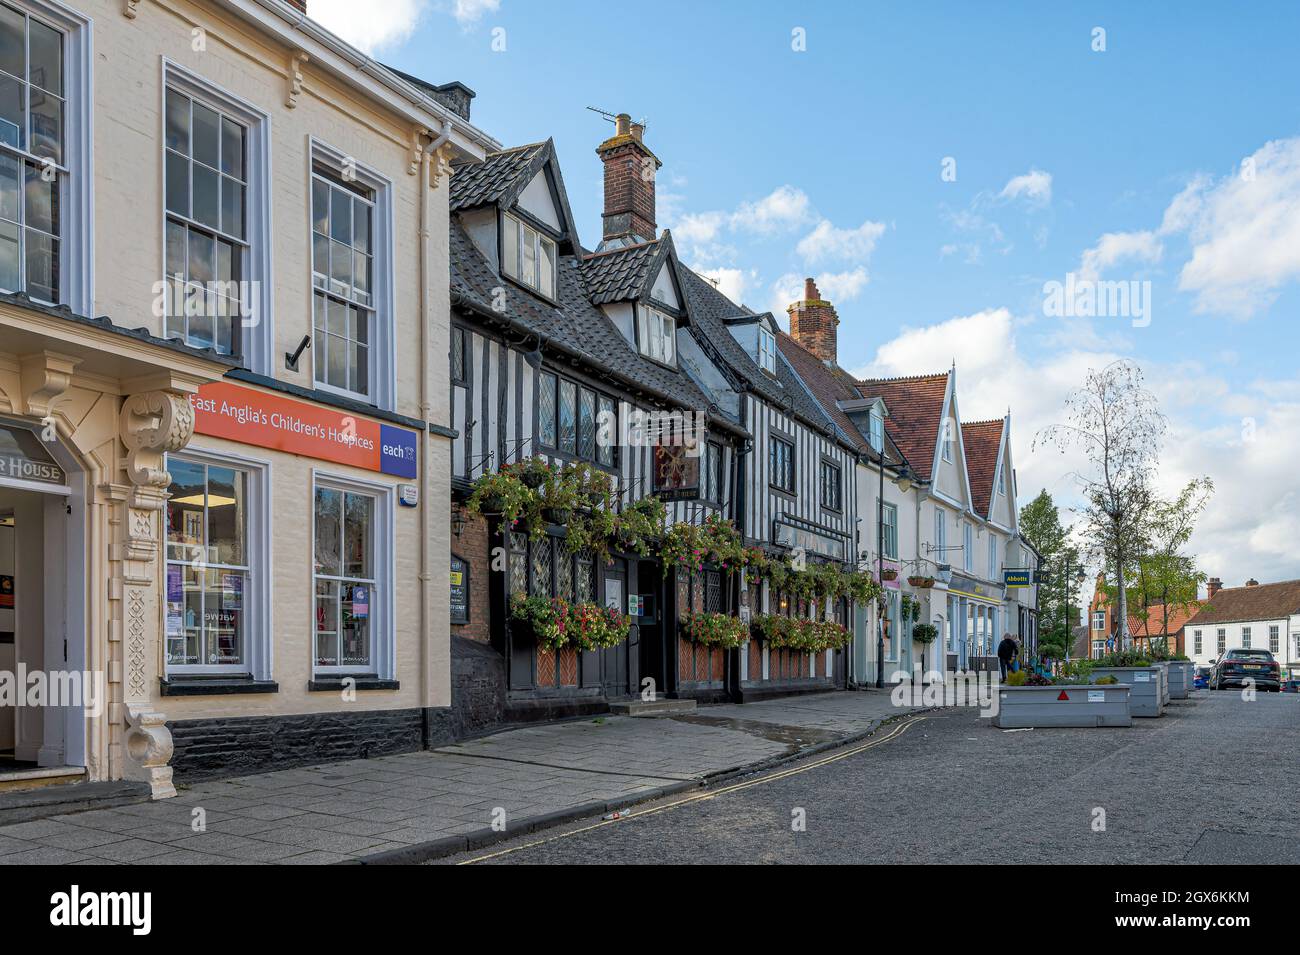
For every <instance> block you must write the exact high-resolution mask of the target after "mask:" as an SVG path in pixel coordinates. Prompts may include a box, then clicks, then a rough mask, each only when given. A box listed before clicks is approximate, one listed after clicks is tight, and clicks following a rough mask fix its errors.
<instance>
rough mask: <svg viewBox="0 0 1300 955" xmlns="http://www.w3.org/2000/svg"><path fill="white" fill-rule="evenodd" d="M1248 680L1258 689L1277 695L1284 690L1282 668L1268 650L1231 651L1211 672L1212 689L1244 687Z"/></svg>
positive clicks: (1221, 658)
mask: <svg viewBox="0 0 1300 955" xmlns="http://www.w3.org/2000/svg"><path fill="white" fill-rule="evenodd" d="M1247 679H1250V680H1254V681H1255V687H1256V688H1257V689H1260V690H1268V691H1270V692H1272V693H1276V692H1277V691H1278V690H1280V689H1281V688H1282V668H1281V667H1280V666H1279V665H1278V662H1277V661H1276V660H1274V659H1273V654H1271V653H1269V652H1268V651H1267V650H1245V649H1240V648H1239V649H1236V650H1229V651H1228V652H1227V653H1225V654H1224V655H1223V656H1221V657H1219V659H1218V661H1217V662H1216V663H1215V664H1214V666H1213V667H1212V668H1211V670H1210V689H1211V690H1222V689H1224V688H1225V687H1229V686H1243V685H1245V681H1246V680H1247Z"/></svg>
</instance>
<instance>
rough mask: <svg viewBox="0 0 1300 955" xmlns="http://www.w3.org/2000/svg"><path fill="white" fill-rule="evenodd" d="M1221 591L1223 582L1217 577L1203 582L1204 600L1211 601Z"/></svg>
mask: <svg viewBox="0 0 1300 955" xmlns="http://www.w3.org/2000/svg"><path fill="white" fill-rule="evenodd" d="M1222 589H1223V581H1222V580H1220V579H1219V578H1218V577H1211V578H1210V579H1209V580H1207V581H1206V582H1205V599H1206V600H1213V599H1214V595H1215V594H1217V593H1218V592H1219V591H1220V590H1222Z"/></svg>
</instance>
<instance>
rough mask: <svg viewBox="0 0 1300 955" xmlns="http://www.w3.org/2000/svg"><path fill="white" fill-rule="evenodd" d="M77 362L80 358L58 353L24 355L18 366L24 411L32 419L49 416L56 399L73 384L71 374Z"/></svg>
mask: <svg viewBox="0 0 1300 955" xmlns="http://www.w3.org/2000/svg"><path fill="white" fill-rule="evenodd" d="M80 363H81V359H79V358H73V357H71V356H70V355H60V354H59V353H58V352H51V351H42V352H36V353H35V354H31V355H24V356H23V357H22V359H21V361H20V363H19V366H20V368H21V370H22V389H23V405H24V408H25V410H26V413H27V414H29V415H31V416H32V417H34V418H48V417H49V416H50V412H51V411H52V409H53V407H54V402H55V400H56V399H57V398H58V397H59V395H61V394H63V393H64V392H65V391H67V390H68V386H69V385H70V384H72V373H73V371H75V370H76V367H77V365H78V364H80Z"/></svg>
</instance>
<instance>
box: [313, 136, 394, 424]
mask: <svg viewBox="0 0 1300 955" xmlns="http://www.w3.org/2000/svg"><path fill="white" fill-rule="evenodd" d="M308 144H309V146H310V147H311V148H310V149H308V151H307V190H308V202H307V236H308V243H310V242H311V232H312V208H311V200H310V196H311V182H312V176H313V174H314V172H313V171H314V169H315V167H316V166H317V165H321V166H324V167H326V168H327V169H329V170H331V171H332V172H334V173H335V174H337V175H338V176H340V177H342V176H343V172H344V169H345V168H346V169H347V170H348V172H349V174H350V175H351V177H352V179H353V180H354V181H355V182H357V183H358V184H360V185H361V186H363V187H364V188H366V189H368V190H370V193H371V203H372V213H371V219H370V229H371V236H370V248H371V254H372V259H371V267H372V270H373V271H372V274H371V277H370V284H371V288H370V306H371V309H372V311H371V316H372V318H373V319H374V328H372V329H371V330H370V333H371V334H370V348H369V352H370V367H369V369H368V378H369V381H370V391H369V393H361V392H355V391H348V390H347V389H344V388H337V387H334V386H332V385H329V384H326V383H325V382H323V381H321V380H320V379H319V378H318V377H317V367H316V349H315V348H314V347H313V348H312V349H310V351H311V353H312V363H311V380H312V387H314V388H317V389H319V390H320V391H325V392H329V393H331V394H337V395H343V396H344V397H348V398H354V399H360V400H362V401H366V402H369V403H371V404H374V405H376V406H377V407H379V408H383V409H384V410H386V411H392V410H394V409H395V407H396V402H397V384H396V370H395V369H396V358H395V357H394V355H395V348H396V337H397V336H396V333H395V329H394V324H395V323H396V321H397V304H396V282H395V281H394V278H393V268H394V265H393V263H394V259H395V255H394V251H393V243H394V241H395V240H394V235H393V181H392V180H391V179H389V178H388V177H387V176H385V175H384V174H383V173H381V172H379V171H378V170H376V169H374V168H372V167H370V166H367V165H366V164H365V163H362V162H358V161H357V160H356V158H355V157H353V156H350V155H348V154H347V153H345V152H343V150H341V149H337V148H335V147H334V146H331V145H330V144H329V143H326V142H324V141H322V140H319V139H316V138H315V137H309V139H308ZM311 254H312V253H311V248H310V247H309V248H308V250H307V256H308V259H309V260H310V258H311ZM311 294H312V295H313V296H315V294H316V292H315V284H314V282H313V285H312V292H311ZM307 308H308V311H307V314H308V315H309V316H314V314H315V313H314V308H315V302H314V300H313V301H309V302H308V303H307ZM311 322H312V319H309V325H310V326H311V327H310V331H311V335H312V340H313V341H315V337H316V329H315V326H314V325H312V324H311Z"/></svg>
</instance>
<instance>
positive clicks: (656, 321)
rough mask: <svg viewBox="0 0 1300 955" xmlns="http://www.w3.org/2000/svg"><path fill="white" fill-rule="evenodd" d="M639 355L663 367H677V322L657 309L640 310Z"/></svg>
mask: <svg viewBox="0 0 1300 955" xmlns="http://www.w3.org/2000/svg"><path fill="white" fill-rule="evenodd" d="M638 337H639V339H640V343H641V354H642V355H645V356H646V357H647V358H649V359H651V360H653V361H657V362H659V363H660V364H663V365H672V366H674V367H676V365H677V320H676V319H675V318H673V317H672V316H671V315H666V314H664V313H663V312H661V311H659V310H658V309H654V308H647V307H645V306H642V308H641V328H640V335H639V336H638Z"/></svg>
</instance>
